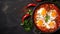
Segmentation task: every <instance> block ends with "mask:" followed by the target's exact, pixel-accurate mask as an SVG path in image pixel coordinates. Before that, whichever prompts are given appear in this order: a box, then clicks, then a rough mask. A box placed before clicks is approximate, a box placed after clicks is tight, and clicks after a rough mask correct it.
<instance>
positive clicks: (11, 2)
mask: <svg viewBox="0 0 60 34" xmlns="http://www.w3.org/2000/svg"><path fill="white" fill-rule="evenodd" d="M31 2H32V1H31V0H2V1H0V10H2V11H0V33H1V34H34V33H33V32H32V31H31V32H25V31H24V30H23V27H22V26H20V23H21V17H22V15H23V14H24V12H22V10H21V9H22V8H23V7H24V6H26V5H27V4H28V3H31ZM56 33H59V31H57V32H56Z"/></svg>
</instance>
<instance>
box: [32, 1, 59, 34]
mask: <svg viewBox="0 0 60 34" xmlns="http://www.w3.org/2000/svg"><path fill="white" fill-rule="evenodd" d="M45 3H50V4H54V5H55V6H57V7H58V5H57V4H56V3H54V2H48V1H45V2H40V3H39V4H38V5H37V6H36V7H35V8H34V9H33V15H32V16H33V17H32V19H33V23H34V13H35V10H36V8H37V7H39V6H40V5H42V4H45ZM58 9H59V8H58ZM34 25H35V26H36V24H35V23H34ZM36 28H37V29H38V27H37V26H36ZM59 29H60V27H58V29H57V30H55V31H54V32H48V33H50V34H51V33H55V32H56V31H58V30H59ZM38 30H39V29H38ZM41 32H42V31H41ZM42 33H47V32H42Z"/></svg>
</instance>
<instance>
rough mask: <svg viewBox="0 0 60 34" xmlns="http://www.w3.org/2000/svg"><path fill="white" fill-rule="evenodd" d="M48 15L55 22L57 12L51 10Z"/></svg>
mask: <svg viewBox="0 0 60 34" xmlns="http://www.w3.org/2000/svg"><path fill="white" fill-rule="evenodd" d="M48 15H49V16H50V19H51V20H54V19H55V18H56V17H57V12H56V10H50V11H49V12H48Z"/></svg>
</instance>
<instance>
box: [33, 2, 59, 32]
mask: <svg viewBox="0 0 60 34" xmlns="http://www.w3.org/2000/svg"><path fill="white" fill-rule="evenodd" d="M59 13H60V11H59V9H58V7H57V6H56V5H54V4H50V3H44V4H41V5H40V6H38V7H37V8H36V9H35V10H34V15H33V18H34V19H33V20H34V23H35V25H36V27H37V28H38V29H39V30H41V31H42V32H54V31H56V30H57V29H58V28H59V27H60V23H59V22H60V14H59Z"/></svg>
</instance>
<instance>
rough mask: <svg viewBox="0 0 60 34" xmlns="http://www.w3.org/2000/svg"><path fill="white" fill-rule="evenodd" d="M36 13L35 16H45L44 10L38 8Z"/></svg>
mask: <svg viewBox="0 0 60 34" xmlns="http://www.w3.org/2000/svg"><path fill="white" fill-rule="evenodd" d="M37 11H38V12H37V14H39V15H40V17H45V16H46V13H47V11H46V9H45V8H40V9H39V10H37Z"/></svg>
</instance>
